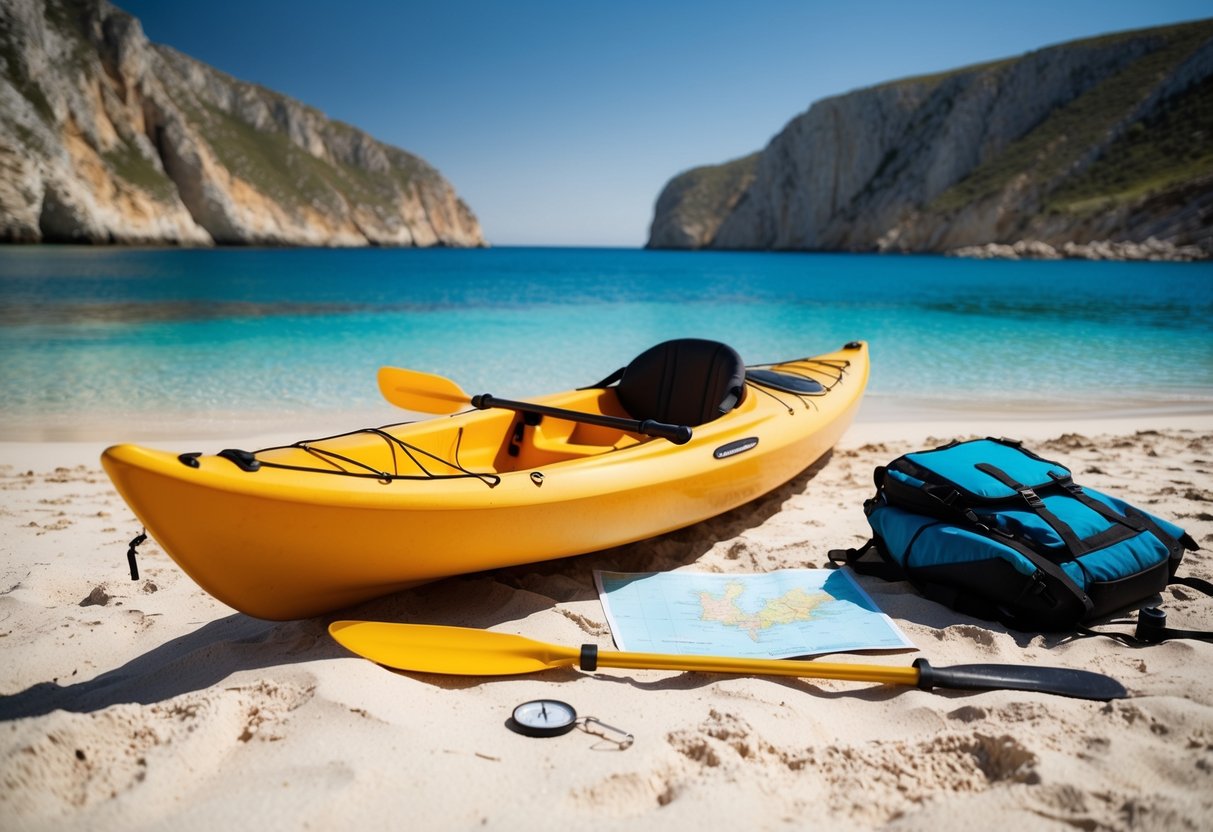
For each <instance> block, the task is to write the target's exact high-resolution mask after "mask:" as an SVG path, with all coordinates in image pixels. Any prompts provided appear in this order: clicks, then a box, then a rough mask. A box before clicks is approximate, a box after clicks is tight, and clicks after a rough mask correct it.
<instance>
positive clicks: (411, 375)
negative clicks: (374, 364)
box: [378, 367, 471, 413]
mask: <svg viewBox="0 0 1213 832" xmlns="http://www.w3.org/2000/svg"><path fill="white" fill-rule="evenodd" d="M378 381H379V392H380V393H382V394H383V398H385V399H387V400H388V401H389V402H391V403H392V404H394V405H396V406H397V407H400V408H404V409H405V410H413V411H416V412H418V413H455V412H457V411H460V410H464V409H466V408H467V407H468V406H469V405H470V404H471V397H469V396H468V394H467V393H465V392H463V389H462V388H461V387H460V386H459V385H458V384H456V383H455V382H453V381H451V380H450V379H449V378H447V377H445V376H439V375H434V374H433V373H423V372H421V371H420V370H406V369H404V368H403V367H380V368H379V375H378Z"/></svg>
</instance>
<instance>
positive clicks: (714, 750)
mask: <svg viewBox="0 0 1213 832" xmlns="http://www.w3.org/2000/svg"><path fill="white" fill-rule="evenodd" d="M896 415H897V411H890V410H884V409H881V408H879V407H877V408H873V409H872V410H870V411H866V412H861V415H860V419H859V421H857V422H856V424H855V425H853V426H852V427H851V429H850V430H849V431H848V432H847V433H846V434H845V435H844V436H843V438H842V440H841V441H840V442H839V443H838V445H837V446H836V447H835V449H834V450H833V451H832V452H830V453H828V454H827V455H826V456H825V457H823V458H822V460H820V461H819V462H817V463H815V464H814V465H812V466H811V467H810V468H809V469H807V470H806V471H805V472H803V473H802V474H800V475H798V476H797V477H795V478H794V479H793V480H792V481H791V482H789V483H788V484H786V485H784V486H781V487H780V488H778V489H776V490H775V491H774V492H772V493H771V494H768V495H766V496H764V497H761V498H759V499H757V500H755V501H754V502H752V503H750V504H747V505H746V506H743V507H741V508H738V509H735V510H733V511H730V512H728V513H726V514H724V515H721V516H719V517H716V518H712V519H710V520H707V521H704V522H702V523H699V524H696V525H695V526H691V527H688V528H686V529H682V530H679V531H676V532H672V533H670V534H667V535H663V536H662V537H659V538H656V539H653V540H646V541H641V542H639V543H635V544H630V545H627V546H622V547H618V548H616V549H611V550H607V551H604V552H598V553H592V554H589V555H581V556H577V557H572V558H566V559H563V560H557V561H548V562H543V563H537V564H531V565H526V566H520V567H513V568H509V569H500V570H494V571H491V572H484V573H478V574H474V575H465V576H458V577H455V578H450V579H447V580H443V581H439V582H436V583H433V584H427V585H424V586H421V587H417V588H415V589H411V590H406V591H403V592H399V593H395V594H393V595H389V596H386V597H384V598H380V599H377V600H374V601H370V602H367V603H365V604H362V605H360V606H358V607H355V608H352V609H351V610H344V611H342V612H340V613H337V614H333V615H329V616H322V617H319V618H313V619H306V620H301V621H288V622H268V621H260V620H257V619H252V618H249V617H247V616H244V615H241V614H238V613H235V612H234V611H233V610H231V609H230V608H228V607H225V606H224V605H222V604H220V603H219V602H217V601H215V600H214V599H213V598H211V597H210V596H208V595H207V594H206V593H205V592H203V591H202V590H201V589H200V588H199V587H198V586H197V585H196V584H194V583H193V581H192V580H191V579H190V578H189V577H188V576H186V575H185V574H184V573H183V572H182V571H181V570H180V569H179V568H178V567H177V566H176V564H175V563H173V562H172V561H171V560H170V559H169V558H168V557H167V556H166V555H165V554H164V553H163V552H162V551H161V550H160V549H159V548H158V546H156V544H155V542H154V541H151V540H149V541H147V543H146V544H144V545H143V546H142V547H141V548H140V550H139V567H140V571H141V577H140V580H139V581H137V582H132V581H131V580H130V579H129V574H128V573H127V564H126V556H125V555H126V548H127V543H128V541H129V539H130V538H131V537H132V536H133V534H134V533H136V532H138V530H139V525H138V523H137V521H136V520H135V519H134V518H133V517H132V516H131V514H130V511H129V509H127V508H126V506H125V505H124V504H123V503H122V501H121V499H120V498H119V497H118V496H117V494H116V493H114V490H113V488H112V486H111V485H110V483H109V481H108V479H107V478H106V477H105V475H104V474H103V473H102V472H101V470H100V467H99V463H98V460H97V457H96V455H95V454H94V450H95V451H96V452H97V453H99V452H100V449H101V448H102V447H104V445H105V444H108V443H105V442H100V441H85V442H0V490H3V493H4V503H3V510H2V511H0V530H2V531H3V534H2V535H0V539H2V540H3V541H4V543H3V544H2V545H3V547H4V548H3V551H4V557H3V559H0V667H4V668H5V670H3V671H0V777H2V778H3V780H4V783H5V789H4V790H2V791H0V816H3V817H5V818H6V820H8V821H9V822H10V823H11V824H12V825H13V827H14V828H20V829H29V830H52V829H54V830H61V829H66V830H76V829H80V830H84V829H88V830H102V832H108V830H114V831H115V832H118V830H122V831H123V832H125V830H129V829H132V828H177V827H187V828H203V827H206V828H214V827H216V826H223V825H229V826H230V825H235V826H247V825H248V824H249V823H250V819H251V818H257V819H259V820H264V821H267V822H268V826H270V827H272V828H303V827H305V826H315V827H320V828H339V827H344V826H350V825H368V826H370V827H372V828H386V827H390V826H392V825H394V824H396V823H398V821H399V818H400V817H408V818H409V819H410V822H411V823H412V824H414V825H417V826H419V827H423V828H432V829H451V830H463V829H468V828H473V827H480V826H484V827H486V828H490V829H492V828H496V829H505V830H513V829H538V830H548V829H551V830H556V829H569V828H579V827H586V828H594V829H606V830H620V831H621V832H622V830H626V829H635V828H637V826H638V825H639V826H644V827H646V828H683V827H685V826H687V825H688V824H690V825H698V826H701V827H704V828H717V827H720V826H723V825H726V824H741V825H744V827H745V828H761V829H783V828H786V829H798V828H802V827H803V825H804V818H805V817H813V818H814V819H815V820H817V821H819V822H820V824H821V825H822V826H828V827H830V828H833V829H840V830H868V829H890V828H892V829H897V830H902V831H903V832H904V830H923V832H927V830H937V829H939V828H941V827H942V828H961V827H967V828H985V827H998V828H1059V829H1060V828H1074V827H1081V828H1098V829H1109V830H1122V829H1123V830H1131V829H1138V828H1142V827H1143V826H1144V827H1147V828H1158V829H1170V828H1175V829H1182V828H1200V827H1201V826H1203V825H1204V824H1205V822H1206V820H1207V818H1209V817H1210V816H1213V780H1211V779H1210V778H1211V777H1213V774H1211V772H1213V688H1211V686H1210V685H1209V678H1210V674H1209V670H1208V668H1209V667H1210V666H1211V665H1210V661H1211V660H1213V644H1208V643H1202V642H1197V641H1188V640H1178V641H1169V642H1166V643H1164V644H1160V645H1156V646H1153V647H1150V648H1145V649H1140V650H1137V649H1133V648H1129V647H1126V646H1125V645H1122V644H1120V643H1118V642H1116V641H1114V640H1112V639H1104V638H1073V637H1067V636H1065V635H1064V634H1034V633H1021V632H1017V631H1013V630H1008V629H1007V628H1006V627H1004V626H1002V625H1000V624H997V623H994V622H989V621H983V620H979V619H974V618H971V617H968V616H965V615H963V614H960V613H957V612H955V611H953V610H951V609H949V608H947V607H943V606H941V605H939V604H936V603H934V602H932V601H929V600H927V599H926V598H924V597H922V596H921V595H919V594H918V593H917V592H915V591H914V590H913V588H912V587H910V585H908V584H906V583H904V582H885V581H881V580H878V579H875V578H871V577H866V576H857V580H858V582H859V583H860V585H861V586H862V587H863V588H864V590H865V591H866V592H867V593H868V595H869V596H870V597H871V598H872V600H873V601H874V602H875V603H876V604H877V605H878V606H879V607H880V609H881V610H882V611H884V612H885V613H887V614H888V615H889V616H890V617H891V618H892V619H893V620H894V621H895V622H896V623H897V625H898V626H899V627H900V628H901V629H902V630H903V631H904V632H905V633H906V635H907V636H908V637H909V639H910V640H911V641H912V642H913V643H914V645H915V646H916V648H917V650H916V652H910V653H907V654H904V655H896V656H890V655H880V654H844V655H841V656H834V657H831V658H830V659H827V660H828V661H841V662H862V663H877V664H882V665H890V666H902V665H908V664H909V663H910V662H911V661H912V660H913V659H914V658H917V657H919V656H921V657H923V658H927V659H929V660H930V662H931V664H932V665H934V666H936V667H946V666H949V665H953V664H967V663H987V662H992V663H1007V664H1033V665H1046V666H1060V667H1073V668H1080V669H1087V670H1094V671H1097V672H1101V673H1105V674H1107V675H1110V676H1113V677H1114V678H1116V679H1118V680H1120V681H1121V682H1122V683H1123V684H1125V685H1126V687H1128V689H1129V691H1130V693H1131V698H1129V699H1125V700H1117V701H1114V702H1111V703H1101V702H1090V701H1082V700H1075V699H1066V698H1062V697H1056V696H1048V695H1045V694H1035V693H1026V692H1013V691H990V692H984V693H966V692H963V691H939V690H937V691H933V692H928V691H922V690H918V689H916V688H910V687H892V686H882V685H876V684H862V683H854V682H841V681H831V680H815V679H786V680H775V679H772V678H766V677H758V676H754V677H737V676H717V675H712V674H707V673H674V672H666V671H652V670H632V671H619V670H605V671H601V672H598V673H583V672H579V671H574V670H561V671H549V672H546V673H538V674H533V675H527V676H519V677H477V676H466V677H444V676H436V675H429V674H409V673H394V672H389V671H387V670H385V669H383V668H381V667H379V666H377V665H374V664H372V663H371V662H368V661H364V660H362V659H358V658H356V657H354V656H352V655H350V654H349V653H346V652H345V651H344V650H343V649H342V648H340V647H339V646H337V645H336V644H335V643H334V642H333V641H332V640H331V639H330V638H329V636H328V634H327V632H326V628H327V625H328V623H329V622H330V621H331V620H335V619H338V618H361V619H370V620H381V621H406V622H414V623H430V624H444V625H455V626H464V627H476V628H482V629H490V630H494V631H498V632H507V633H515V634H519V635H523V636H526V637H529V638H534V639H539V640H542V641H546V642H551V643H556V644H562V645H577V644H581V643H592V644H596V645H597V646H598V647H599V648H600V649H602V650H611V649H614V644H613V643H612V638H611V633H610V628H609V625H608V624H607V621H606V618H605V615H604V612H603V610H602V607H601V604H600V602H599V600H598V597H597V594H596V592H595V590H594V584H593V578H592V573H593V570H594V569H607V570H613V571H621V572H643V571H670V570H677V569H687V570H691V571H712V572H721V573H729V572H733V573H740V572H764V571H770V570H773V569H780V568H792V567H798V568H799V567H807V568H821V567H823V566H824V565H825V564H826V561H827V552H828V551H829V550H830V549H833V548H845V547H853V546H857V545H859V544H861V543H862V542H863V541H864V540H866V539H867V537H868V535H869V533H870V530H869V528H868V526H867V524H866V521H865V520H864V516H863V511H862V504H863V501H864V500H865V499H867V498H868V497H870V496H871V493H872V484H871V482H872V480H871V474H872V469H873V468H874V467H875V466H877V465H882V464H886V463H887V462H889V461H890V460H891V459H893V458H894V457H896V456H898V455H900V454H901V453H905V452H908V451H912V450H916V449H920V448H923V447H929V444H928V443H931V444H942V443H943V442H946V441H948V440H950V439H953V438H964V437H967V436H971V435H985V434H992V435H1009V436H1012V437H1016V438H1022V439H1025V440H1030V442H1029V447H1030V448H1031V449H1032V450H1035V451H1038V452H1039V453H1041V454H1042V455H1043V456H1045V457H1047V458H1051V459H1056V460H1058V461H1060V462H1062V463H1064V464H1067V465H1069V466H1071V467H1072V468H1073V470H1074V473H1075V479H1076V480H1077V481H1078V482H1080V483H1082V484H1083V485H1088V486H1091V487H1094V488H1098V489H1101V490H1104V491H1106V492H1108V493H1111V494H1114V495H1116V496H1120V497H1123V498H1124V499H1126V500H1128V501H1130V502H1132V503H1134V504H1135V505H1138V506H1141V507H1143V508H1145V509H1146V510H1148V511H1150V512H1152V513H1155V514H1158V515H1159V516H1161V517H1165V518H1168V519H1170V520H1172V521H1174V522H1177V523H1179V524H1180V525H1181V526H1183V527H1184V528H1185V529H1186V530H1187V531H1188V532H1189V533H1190V534H1192V535H1193V537H1194V538H1195V539H1196V540H1197V541H1198V542H1199V543H1200V544H1201V545H1202V546H1203V547H1204V548H1205V549H1208V548H1210V547H1213V419H1210V418H1209V413H1208V412H1207V411H1202V412H1200V413H1164V414H1160V413H1154V414H1152V415H1151V416H1149V417H1148V418H1146V417H1144V416H1143V415H1141V414H1140V413H1138V414H1130V415H1125V414H1119V413H1105V414H1104V416H1103V418H1091V417H1089V416H1086V417H1081V418H1080V417H1075V416H1069V417H1064V416H1058V414H1056V413H1053V414H1047V416H1048V418H1044V417H1040V416H1041V414H1036V416H1037V417H1040V418H1036V417H1033V418H1024V416H1023V414H1010V413H1005V412H1003V413H991V412H985V413H984V414H982V415H980V416H975V415H974V414H973V413H961V414H955V413H954V414H953V416H954V418H952V419H950V420H949V419H945V418H933V419H917V420H916V419H904V418H902V419H900V420H895V419H894V418H893V417H894V416H896ZM903 416H904V411H903ZM164 427H165V430H166V431H167V430H170V429H171V428H172V427H173V426H171V425H165V426H164ZM317 427H319V425H317ZM231 438H232V439H233V441H236V442H243V441H244V439H247V438H248V437H247V435H245V436H244V438H243V439H238V438H235V437H231ZM295 438H297V436H296V437H295ZM219 442H220V440H219V439H218V438H215V437H212V438H204V439H203V441H198V439H197V437H194V438H185V439H183V438H181V437H180V436H179V437H178V438H176V439H174V438H172V437H171V436H167V435H166V437H165V438H164V439H163V440H156V444H159V445H164V446H167V447H175V448H182V449H193V448H194V447H195V446H196V447H199V448H212V447H214V446H216V445H218V444H219ZM248 444H249V445H252V444H253V443H252V442H249V443H248ZM217 522H221V518H217ZM1181 574H1183V575H1188V576H1193V577H1198V578H1203V579H1205V580H1213V559H1210V558H1209V556H1208V554H1207V552H1194V553H1190V554H1189V555H1188V556H1187V557H1186V558H1185V560H1184V562H1183V565H1182V566H1181ZM1161 601H1162V604H1163V607H1164V609H1165V610H1166V611H1167V613H1168V617H1169V621H1168V623H1169V625H1170V626H1173V627H1181V628H1191V629H1205V630H1208V629H1213V599H1210V598H1206V597H1204V596H1201V595H1199V594H1197V593H1195V592H1192V591H1191V590H1189V589H1187V588H1185V587H1182V586H1176V585H1172V586H1170V587H1168V588H1167V589H1166V590H1165V591H1164V592H1163V593H1162V596H1161ZM1109 629H1114V630H1118V631H1122V632H1124V631H1130V632H1131V629H1132V627H1131V625H1113V626H1111V627H1109ZM541 697H546V698H556V699H560V700H563V701H566V702H569V703H570V704H572V705H573V706H574V707H575V708H576V709H577V711H578V713H580V714H582V715H586V716H594V717H597V718H599V719H601V720H602V721H603V722H605V723H607V724H609V725H612V726H617V727H620V728H622V729H623V730H626V731H628V732H630V733H632V734H633V735H634V736H635V738H636V740H635V743H634V745H633V746H632V747H630V748H628V749H627V750H625V751H620V750H618V749H614V750H610V749H607V748H604V747H603V746H601V745H599V744H597V739H596V738H595V737H592V736H589V735H587V734H586V733H584V732H582V731H576V730H575V731H573V732H571V733H570V734H566V735H564V736H562V737H554V738H551V739H535V738H530V737H522V736H519V735H517V734H514V733H512V732H511V731H509V730H507V729H506V727H505V723H506V721H507V719H508V717H509V715H510V713H511V710H512V708H513V707H514V706H515V705H517V704H518V703H520V702H523V701H526V700H530V699H536V698H541ZM856 783H862V784H863V788H862V789H859V790H857V789H856V788H855V784H856Z"/></svg>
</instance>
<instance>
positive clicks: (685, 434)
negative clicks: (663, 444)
mask: <svg viewBox="0 0 1213 832" xmlns="http://www.w3.org/2000/svg"><path fill="white" fill-rule="evenodd" d="M640 433H643V434H644V435H645V436H659V437H661V438H662V439H668V440H670V441H671V442H673V443H674V444H675V445H685V444H686V443H688V442H690V441H691V429H690V428H689V427H687V426H686V425H667V424H666V423H665V422H655V421H653V420H652V419H645V420H644V421H643V422H641V423H640Z"/></svg>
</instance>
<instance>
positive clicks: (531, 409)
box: [472, 393, 691, 445]
mask: <svg viewBox="0 0 1213 832" xmlns="http://www.w3.org/2000/svg"><path fill="white" fill-rule="evenodd" d="M472 406H473V407H475V408H477V409H479V410H488V409H489V408H493V407H500V408H501V409H503V410H515V411H518V412H519V413H538V414H540V415H542V416H552V417H553V418H556V419H565V420H567V421H570V422H584V423H585V424H587V425H599V426H601V427H604V428H619V429H620V430H626V431H629V432H631V433H640V434H643V435H645V436H657V437H660V438H662V439H668V440H670V441H671V442H673V443H674V444H675V445H685V444H686V443H688V442H690V441H691V429H690V428H689V427H687V426H686V425H667V424H666V423H665V422H657V421H654V420H653V419H625V418H623V417H622V416H601V415H599V414H597V413H582V412H581V411H580V410H565V409H564V408H562V407H548V406H547V405H543V404H531V403H530V402H515V401H511V400H509V399H498V398H496V397H495V396H490V395H489V394H488V393H481V394H480V395H478V396H472Z"/></svg>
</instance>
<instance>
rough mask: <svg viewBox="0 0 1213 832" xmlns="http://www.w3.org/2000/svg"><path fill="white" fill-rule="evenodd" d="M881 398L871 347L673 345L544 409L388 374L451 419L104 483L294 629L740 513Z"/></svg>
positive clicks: (187, 456)
mask: <svg viewBox="0 0 1213 832" xmlns="http://www.w3.org/2000/svg"><path fill="white" fill-rule="evenodd" d="M419 378H420V379H422V380H421V381H418V380H417V379H419ZM867 380H868V350H867V345H866V344H864V343H862V342H852V343H850V344H847V345H846V346H844V347H843V348H842V349H840V350H838V351H836V352H832V353H829V354H826V355H821V356H815V357H812V358H805V359H796V360H793V361H786V362H782V363H778V364H769V365H761V366H754V367H745V366H744V365H743V364H741V362H740V358H738V357H737V356H736V353H735V352H733V351H732V350H731V349H730V348H728V347H726V346H724V345H723V344H717V343H715V342H710V341H700V340H694V339H685V340H681V341H672V342H666V343H664V344H659V345H657V346H656V347H653V348H651V349H650V350H648V351H646V352H645V353H643V354H642V355H641V356H639V357H638V358H637V359H636V360H634V361H633V362H631V363H630V364H629V365H628V366H627V367H625V368H623V369H622V370H621V371H619V373H617V374H615V375H614V376H612V377H610V378H608V379H604V380H603V381H602V382H600V383H599V384H598V385H595V386H592V387H588V388H583V389H579V390H571V391H567V392H563V393H555V394H551V395H547V396H543V397H538V398H536V399H534V400H533V401H529V402H513V401H510V400H504V399H496V398H494V397H492V396H487V395H481V396H467V395H466V394H463V393H462V391H461V390H459V388H458V386H457V385H456V384H454V382H451V381H449V380H446V379H442V378H441V377H439V376H432V375H429V374H424V373H416V372H414V371H408V370H398V369H395V368H384V369H383V370H382V371H381V372H380V386H381V389H383V392H384V393H385V395H386V396H387V397H388V399H389V401H392V402H393V403H396V404H401V405H404V406H408V407H411V408H412V409H415V410H425V411H426V412H430V413H435V412H439V413H451V415H447V416H444V417H439V418H431V419H425V420H423V421H417V422H406V423H401V424H396V425H388V426H383V427H376V428H365V429H361V430H356V431H351V432H349V433H345V434H340V435H336V436H330V437H325V438H322V439H315V440H305V441H300V442H296V443H293V444H290V445H285V446H279V447H273V448H265V449H261V450H258V451H251V452H250V451H244V450H239V449H226V450H224V451H222V452H220V453H218V454H201V453H183V454H178V453H172V452H167V451H160V450H152V449H148V448H144V447H140V446H137V445H129V444H127V445H117V446H114V447H111V448H109V449H108V450H106V451H105V452H104V454H103V455H102V463H103V466H104V468H105V470H106V472H107V473H108V474H109V476H110V478H111V479H112V480H113V482H114V484H115V486H116V487H117V489H118V491H119V493H120V494H121V495H122V497H123V498H124V499H125V500H126V502H127V504H128V505H129V506H130V507H131V509H132V510H133V512H134V513H135V515H136V517H137V518H138V519H139V520H140V521H141V522H142V523H143V524H144V526H145V527H146V529H147V532H148V534H150V535H151V536H152V537H153V538H154V539H155V540H156V541H157V543H159V544H160V546H161V547H162V548H163V549H164V550H165V551H166V552H167V553H168V554H169V555H170V556H171V557H172V558H173V559H174V560H175V561H176V562H177V564H178V565H179V566H180V567H181V568H182V569H183V570H184V571H185V572H186V573H187V574H188V575H189V576H190V577H191V578H193V579H194V580H195V581H196V582H197V583H198V584H199V586H201V587H202V588H203V589H204V590H206V591H207V592H208V593H210V594H211V595H213V596H214V597H215V598H217V599H219V600H220V601H222V602H223V603H225V604H228V605H229V606H231V607H234V608H235V609H237V610H239V611H241V612H244V613H247V614H248V615H252V616H255V617H258V618H266V619H272V620H287V619H293V618H303V617H308V616H312V615H317V614H320V613H324V612H329V611H332V610H335V609H340V608H342V607H345V606H348V605H350V604H354V603H357V602H360V601H364V600H368V599H370V598H374V597H377V596H380V595H385V594H387V593H390V592H394V591H397V590H400V589H404V588H406V587H409V586H413V585H416V584H419V583H422V582H426V581H432V580H435V579H438V578H442V577H447V576H450V575H457V574H462V573H468V572H476V571H480V570H484V569H492V568H497V567H503V566H512V565H516V564H521V563H528V562H535V561H543V560H550V559H553V558H559V557H565V556H568V555H574V554H582V553H586V552H592V551H596V550H599V549H605V548H608V547H612V546H618V545H621V544H624V543H630V542H634V541H637V540H641V539H645V538H649V537H653V536H656V535H659V534H663V533H665V532H669V531H672V530H674V529H678V528H682V527H685V526H688V525H691V524H693V523H696V522H699V521H701V520H704V519H707V518H709V517H713V516H715V515H718V514H721V513H723V512H725V511H728V510H730V509H733V508H736V507H737V506H739V505H742V504H744V503H746V502H749V501H750V500H753V499H755V498H757V497H760V496H762V495H763V494H766V493H767V492H769V491H771V490H772V489H774V488H776V487H778V486H780V485H782V484H783V483H785V482H787V481H788V480H790V479H791V478H793V477H794V476H796V475H797V474H798V473H800V472H801V471H803V470H804V469H805V468H807V467H808V466H809V465H811V464H812V463H813V462H815V461H816V460H817V459H819V458H820V457H821V456H822V455H823V454H825V453H826V452H827V451H828V450H829V449H830V448H831V447H833V445H834V444H835V443H836V442H837V440H838V439H839V437H840V436H841V435H842V433H843V432H844V431H845V430H846V428H847V427H848V426H849V425H850V423H851V422H852V420H853V418H854V416H855V412H856V410H857V409H858V407H859V403H860V400H861V398H862V395H863V392H864V389H865V387H866V385H867ZM435 391H438V392H435ZM439 393H440V394H441V395H439ZM452 411H458V412H453V413H452Z"/></svg>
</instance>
